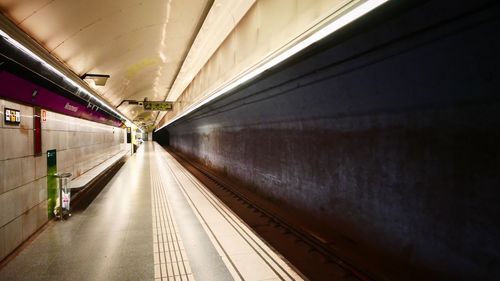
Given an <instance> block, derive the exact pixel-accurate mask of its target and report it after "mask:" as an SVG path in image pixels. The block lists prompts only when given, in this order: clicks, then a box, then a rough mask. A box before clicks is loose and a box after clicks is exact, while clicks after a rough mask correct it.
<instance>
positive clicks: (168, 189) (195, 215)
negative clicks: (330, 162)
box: [0, 142, 302, 281]
mask: <svg viewBox="0 0 500 281" xmlns="http://www.w3.org/2000/svg"><path fill="white" fill-rule="evenodd" d="M0 280H186V281H191V280H214V281H215V280H217V281H222V280H302V277H301V275H300V273H298V272H297V271H296V270H294V269H293V268H292V267H291V266H290V265H289V263H287V261H286V260H284V259H283V258H282V257H281V256H280V255H279V254H278V253H276V252H275V251H274V250H273V249H271V248H270V247H269V246H268V245H267V244H266V243H265V242H264V241H262V240H261V239H260V238H259V237H258V236H256V235H255V234H254V232H253V231H252V230H251V229H249V228H248V227H247V226H246V225H245V224H244V223H243V222H242V221H241V220H240V219H239V218H238V217H237V216H236V215H235V214H234V213H233V212H232V211H231V210H230V209H228V208H227V207H226V206H225V205H224V204H222V203H221V202H220V201H219V200H218V199H217V198H216V197H215V196H214V195H213V194H211V193H210V192H209V191H208V190H207V189H206V187H204V186H203V185H202V184H201V183H200V182H199V181H197V180H196V179H195V178H194V177H193V176H192V175H191V174H189V173H188V172H187V171H186V170H185V169H184V168H183V167H182V166H181V165H180V164H179V163H178V162H177V161H176V160H175V159H174V158H173V157H172V156H171V155H170V154H169V153H168V152H166V151H165V150H164V149H163V148H162V147H161V146H160V145H158V144H156V143H152V142H146V143H144V144H143V145H142V146H141V147H140V148H139V150H138V153H136V154H135V155H133V156H131V157H130V158H129V159H128V160H127V162H126V163H125V165H124V166H123V167H122V168H121V169H120V171H118V173H117V174H116V175H115V176H114V177H113V179H112V180H111V181H110V182H109V183H108V184H107V186H106V187H105V188H104V189H103V190H102V192H101V193H100V194H99V195H98V197H97V198H96V199H95V200H94V201H93V202H92V203H91V204H90V205H89V206H88V208H86V209H85V210H84V211H82V212H79V213H74V214H73V216H72V217H71V218H70V219H69V220H66V221H53V222H50V223H49V224H48V226H47V227H46V228H45V229H44V230H43V231H41V232H40V233H39V234H38V235H36V236H35V237H34V238H32V239H31V241H29V242H28V243H26V244H25V245H24V246H23V247H22V249H21V250H20V251H18V254H17V256H15V257H14V258H12V259H11V260H10V262H8V263H7V264H6V265H5V266H4V267H3V268H2V269H1V270H0Z"/></svg>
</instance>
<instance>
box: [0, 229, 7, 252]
mask: <svg viewBox="0 0 500 281" xmlns="http://www.w3.org/2000/svg"><path fill="white" fill-rule="evenodd" d="M5 256H7V253H6V251H5V227H0V260H2V259H3V258H5Z"/></svg>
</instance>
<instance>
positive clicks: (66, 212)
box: [54, 173, 71, 219]
mask: <svg viewBox="0 0 500 281" xmlns="http://www.w3.org/2000/svg"><path fill="white" fill-rule="evenodd" d="M55 176H56V178H57V188H58V191H59V202H58V203H59V204H58V206H57V207H56V208H55V209H54V215H55V216H56V218H58V219H65V218H67V217H70V216H71V213H70V202H71V188H70V186H69V183H70V181H71V180H70V177H71V173H57V174H55Z"/></svg>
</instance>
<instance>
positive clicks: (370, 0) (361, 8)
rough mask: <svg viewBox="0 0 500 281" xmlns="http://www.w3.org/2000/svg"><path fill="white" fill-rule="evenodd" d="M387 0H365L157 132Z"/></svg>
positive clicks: (189, 109)
mask: <svg viewBox="0 0 500 281" xmlns="http://www.w3.org/2000/svg"><path fill="white" fill-rule="evenodd" d="M387 1H389V0H366V1H365V2H363V3H361V4H359V5H357V6H356V7H354V8H352V9H351V10H349V11H347V12H346V13H344V14H342V15H340V16H339V17H337V18H336V19H335V20H333V21H332V22H331V23H329V24H328V25H326V26H325V27H323V28H321V29H320V30H318V31H317V32H315V33H314V34H312V35H311V36H309V37H307V38H306V39H304V40H303V41H301V42H299V43H297V44H296V45H294V46H293V47H291V48H289V49H287V50H286V51H284V52H282V53H281V54H279V55H277V56H276V57H274V58H272V59H270V60H269V61H267V62H265V63H264V64H262V65H260V66H258V67H256V68H254V69H253V70H251V71H250V72H249V73H247V74H245V75H243V76H242V77H240V78H239V79H237V80H236V81H234V82H232V83H230V84H228V85H226V86H225V87H223V88H222V89H220V90H216V91H215V92H214V93H213V94H212V95H210V97H208V98H207V99H205V100H203V101H201V102H200V103H197V104H194V105H192V106H190V107H189V108H188V109H187V110H186V111H184V113H182V114H180V115H179V116H177V117H175V118H174V119H172V120H170V121H169V122H167V123H166V124H165V125H163V126H161V127H160V128H159V129H158V130H161V129H163V128H164V127H166V126H168V125H170V124H172V123H173V122H175V121H177V120H179V119H180V118H182V117H184V116H186V115H188V114H189V113H191V112H193V111H194V110H196V109H198V108H200V107H202V106H203V105H205V104H207V103H209V102H211V101H213V100H214V99H216V98H218V97H220V96H222V95H224V94H226V93H227V92H229V91H231V90H232V89H234V88H236V87H238V86H239V85H241V84H243V83H245V82H247V81H248V80H250V79H252V78H254V77H256V76H258V75H259V74H261V73H262V72H264V71H266V70H268V69H270V68H272V67H274V66H276V65H278V64H279V63H281V62H283V61H285V60H286V59H288V58H289V57H291V56H293V55H295V54H297V53H298V52H300V51H302V50H303V49H305V48H307V47H309V46H311V45H312V44H313V43H315V42H317V41H319V40H321V39H323V38H325V37H326V36H328V35H330V34H332V33H333V32H335V31H337V30H339V29H340V28H342V27H344V26H346V25H347V24H349V23H351V22H353V21H354V20H356V19H358V18H360V17H361V16H363V15H365V14H367V13H368V12H370V11H371V10H373V9H375V8H377V7H378V6H380V5H382V4H384V3H385V2H387Z"/></svg>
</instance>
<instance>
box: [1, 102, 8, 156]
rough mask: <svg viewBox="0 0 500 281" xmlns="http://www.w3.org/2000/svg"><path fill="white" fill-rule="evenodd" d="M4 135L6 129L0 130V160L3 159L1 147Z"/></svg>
mask: <svg viewBox="0 0 500 281" xmlns="http://www.w3.org/2000/svg"><path fill="white" fill-rule="evenodd" d="M0 110H1V109H0ZM6 133H7V130H6V129H3V128H0V160H4V159H5V148H4V146H3V138H4V136H3V135H4V134H6Z"/></svg>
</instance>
